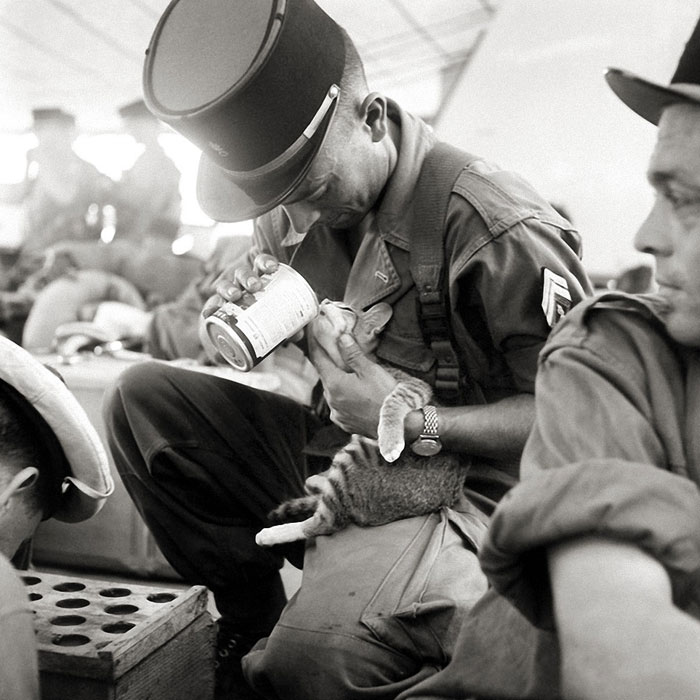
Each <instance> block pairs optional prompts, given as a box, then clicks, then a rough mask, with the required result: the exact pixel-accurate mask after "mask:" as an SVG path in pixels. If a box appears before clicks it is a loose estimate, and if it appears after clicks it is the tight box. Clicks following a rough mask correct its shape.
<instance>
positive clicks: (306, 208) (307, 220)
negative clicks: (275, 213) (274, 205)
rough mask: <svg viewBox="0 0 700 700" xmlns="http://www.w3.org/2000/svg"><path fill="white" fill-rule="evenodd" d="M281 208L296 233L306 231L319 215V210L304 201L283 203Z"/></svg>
mask: <svg viewBox="0 0 700 700" xmlns="http://www.w3.org/2000/svg"><path fill="white" fill-rule="evenodd" d="M282 208H283V209H284V211H285V212H286V213H287V216H288V217H289V221H290V222H291V224H292V228H293V229H294V230H295V231H296V232H297V233H306V232H307V231H308V230H309V229H310V228H311V227H312V226H313V225H314V223H316V221H318V219H319V218H320V216H321V212H319V211H318V210H317V209H315V208H314V207H312V206H310V205H308V204H306V203H305V202H296V203H294V204H283V205H282Z"/></svg>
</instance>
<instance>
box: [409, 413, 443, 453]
mask: <svg viewBox="0 0 700 700" xmlns="http://www.w3.org/2000/svg"><path fill="white" fill-rule="evenodd" d="M422 410H423V430H422V432H421V434H420V435H419V436H418V438H417V439H416V440H415V441H414V442H412V443H411V449H412V450H413V451H414V452H415V453H416V454H417V455H420V456H421V457H432V456H433V455H436V454H437V453H438V452H440V450H441V449H442V443H441V442H440V434H439V433H438V415H437V410H436V409H435V406H423V409H422Z"/></svg>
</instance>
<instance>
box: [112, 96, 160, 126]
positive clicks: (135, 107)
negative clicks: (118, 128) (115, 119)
mask: <svg viewBox="0 0 700 700" xmlns="http://www.w3.org/2000/svg"><path fill="white" fill-rule="evenodd" d="M118 111H119V116H120V117H122V118H123V119H129V118H133V119H148V120H150V121H156V117H155V115H154V114H153V113H152V112H151V111H150V110H149V109H148V107H146V103H145V102H144V101H143V100H142V99H140V98H139V99H138V100H134V101H133V102H129V103H128V104H125V105H122V106H121V107H120V108H119V110H118Z"/></svg>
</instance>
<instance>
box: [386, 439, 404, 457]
mask: <svg viewBox="0 0 700 700" xmlns="http://www.w3.org/2000/svg"><path fill="white" fill-rule="evenodd" d="M405 445H406V444H405V443H404V442H403V440H402V441H401V443H400V444H397V443H396V442H394V443H392V444H390V445H387V444H382V441H381V440H380V441H379V453H380V454H381V455H382V457H384V459H385V460H386V461H387V462H395V461H396V460H397V459H398V458H399V457H400V456H401V453H402V452H403V448H404V447H405Z"/></svg>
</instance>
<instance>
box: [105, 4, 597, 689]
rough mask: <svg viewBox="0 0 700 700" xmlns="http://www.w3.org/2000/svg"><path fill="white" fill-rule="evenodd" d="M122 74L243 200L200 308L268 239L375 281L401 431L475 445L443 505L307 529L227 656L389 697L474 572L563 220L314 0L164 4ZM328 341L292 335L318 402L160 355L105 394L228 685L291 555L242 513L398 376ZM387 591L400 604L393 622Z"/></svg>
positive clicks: (536, 343)
mask: <svg viewBox="0 0 700 700" xmlns="http://www.w3.org/2000/svg"><path fill="white" fill-rule="evenodd" d="M144 88H145V98H146V102H147V104H148V105H149V107H150V109H151V110H152V111H153V112H154V113H155V114H156V115H157V116H158V117H159V118H160V119H161V120H162V121H164V122H166V123H168V124H170V125H171V126H172V127H173V128H175V129H176V130H177V131H179V132H180V133H182V134H184V135H185V136H186V137H187V138H189V139H190V140H191V141H192V142H194V143H195V144H197V145H198V146H199V147H200V148H201V149H202V151H203V155H202V160H201V165H200V172H199V177H198V194H199V199H200V203H201V204H202V206H203V208H204V209H205V211H207V212H208V213H209V214H210V215H211V216H212V217H213V218H215V219H218V220H220V221H236V220H244V219H248V218H256V227H255V248H254V250H252V251H250V254H249V255H248V256H247V257H246V259H245V260H243V261H241V262H240V264H239V265H237V266H234V267H232V268H231V269H230V270H229V271H227V272H226V273H224V274H223V275H222V277H221V280H220V283H219V284H218V285H217V291H218V296H217V297H216V298H214V299H212V300H211V303H208V304H207V306H206V308H205V314H209V313H211V312H212V311H213V310H214V309H216V308H217V307H218V306H219V305H221V303H223V302H224V301H225V300H227V301H234V302H236V303H239V302H241V301H242V303H243V304H245V303H246V300H247V299H248V297H249V295H250V294H251V293H256V292H257V291H259V290H260V287H261V283H260V277H261V276H262V275H263V274H264V273H266V272H269V271H272V270H275V269H277V267H278V265H279V263H285V264H289V265H291V267H292V268H294V269H295V270H296V271H297V272H299V273H300V274H301V275H302V276H303V277H304V278H305V279H306V280H307V281H308V282H309V284H310V285H311V287H312V288H313V289H314V290H315V292H316V294H317V296H318V298H319V299H323V298H324V297H328V298H330V299H335V300H344V301H345V302H346V303H348V304H349V305H351V306H353V307H356V308H360V309H365V308H367V307H369V306H371V305H372V304H373V303H375V302H377V301H381V300H383V301H386V302H388V303H389V304H391V305H392V308H393V317H392V319H391V321H390V323H389V325H388V327H387V328H386V330H385V331H384V332H383V335H382V338H381V341H380V344H379V347H378V350H377V355H378V357H379V358H380V359H381V361H382V362H388V363H392V364H393V365H396V366H398V367H399V368H402V369H405V370H407V371H408V372H410V373H412V374H416V375H419V376H421V377H424V378H425V379H427V380H428V381H430V382H431V383H432V384H433V385H434V386H435V388H436V392H437V395H438V398H439V400H440V402H441V405H440V406H439V407H438V408H437V409H436V410H435V409H434V408H431V407H427V406H426V407H425V411H422V410H421V411H414V412H412V413H410V414H409V415H408V417H407V419H406V424H405V437H406V444H407V445H410V446H411V447H409V448H407V449H413V450H414V451H416V452H417V453H419V454H423V455H427V454H429V453H430V452H435V451H436V450H439V449H444V450H451V451H455V452H458V453H460V454H463V455H464V459H465V460H468V461H469V463H470V465H471V467H470V471H469V475H468V478H467V480H466V483H465V499H464V502H463V503H462V504H461V505H460V508H459V510H455V511H454V512H451V513H449V519H450V523H451V524H450V525H449V526H448V525H447V520H446V518H447V516H445V514H442V515H440V516H436V515H434V514H433V515H431V516H427V517H424V518H410V519H406V520H404V521H399V522H398V523H392V524H390V525H388V526H383V527H377V528H364V529H360V528H353V527H351V528H348V529H347V530H346V531H344V532H343V533H338V534H337V535H334V536H332V537H323V538H318V540H317V541H316V542H315V545H314V547H311V548H309V549H308V550H307V556H306V560H305V573H304V583H303V585H302V591H303V592H304V595H303V596H298V597H296V598H295V599H294V601H293V603H290V606H288V607H287V608H286V609H285V613H284V614H285V619H284V620H283V621H282V622H283V623H286V624H280V625H278V626H277V627H275V630H274V633H273V635H272V636H271V637H270V638H269V640H268V642H267V644H265V645H264V646H262V645H261V647H260V648H258V649H257V650H256V652H255V654H254V655H253V654H251V655H249V656H248V657H247V660H246V672H247V674H248V678H249V679H250V680H251V682H252V683H253V684H254V686H255V688H256V689H257V690H258V691H260V692H262V693H264V694H265V695H268V696H270V697H277V695H278V694H279V695H282V696H284V697H293V698H295V699H300V698H307V697H308V698H314V699H315V700H317V699H318V698H340V697H342V698H346V699H348V700H349V699H351V698H363V697H370V696H371V697H374V698H379V697H382V698H383V697H386V698H393V697H395V696H396V694H397V693H398V692H400V690H401V689H404V688H408V687H410V686H411V685H412V684H413V683H415V682H416V681H417V680H418V679H420V678H422V677H425V676H426V675H429V674H430V673H432V672H434V671H435V669H436V668H439V667H440V666H442V665H444V663H445V662H446V660H447V659H448V658H449V656H450V654H451V648H452V642H453V633H454V628H455V620H457V619H458V618H459V616H460V615H461V614H462V612H463V611H464V609H465V608H468V607H469V606H470V605H471V604H472V603H473V601H474V600H475V599H476V598H477V597H478V596H479V595H481V593H482V592H483V591H484V588H485V581H484V578H483V576H482V574H481V573H480V571H479V569H478V566H476V555H475V550H476V548H477V547H478V543H479V541H480V540H481V538H482V536H483V533H484V530H485V527H486V521H487V519H488V515H489V513H490V512H491V510H492V509H493V507H494V505H495V503H496V502H497V501H498V500H499V499H500V497H501V496H502V495H503V494H504V493H505V492H506V491H507V489H508V488H509V487H510V486H512V485H513V483H514V482H515V480H516V478H517V461H518V457H519V455H520V451H521V449H522V447H523V444H524V441H525V438H526V435H527V432H528V430H529V427H530V425H531V423H532V418H533V413H532V406H533V397H532V391H533V384H534V376H535V370H536V358H537V354H538V352H539V350H540V349H541V347H542V345H543V343H544V341H545V339H546V337H547V335H548V333H549V331H550V328H551V326H552V325H553V324H554V323H555V322H556V321H557V320H558V318H559V316H560V315H561V314H562V313H563V312H564V311H565V310H566V309H567V308H568V307H569V306H570V305H573V304H575V303H576V302H578V301H579V300H580V299H581V298H582V297H584V296H585V295H586V294H588V293H590V291H591V287H590V284H589V282H588V280H587V278H586V275H585V273H584V271H583V268H582V265H581V262H580V259H579V256H578V247H577V242H578V237H577V234H576V232H575V231H573V230H572V227H571V225H570V224H569V222H568V221H566V220H565V219H564V218H562V217H561V216H560V215H559V214H557V212H555V211H554V210H553V209H552V207H551V206H550V205H549V204H548V203H547V202H546V201H544V200H543V198H542V197H540V196H539V195H538V194H537V193H536V192H534V191H533V190H532V188H531V187H530V186H529V185H528V184H527V183H525V182H524V181H523V180H521V179H520V178H518V177H517V176H515V175H514V174H512V173H507V172H503V171H501V170H499V169H497V168H496V167H495V166H493V165H491V164H489V163H487V162H486V161H484V160H483V159H481V158H478V157H476V156H471V155H468V154H464V153H462V152H460V151H457V149H454V148H452V147H450V146H448V145H447V144H442V143H438V141H437V139H436V137H435V135H434V134H433V132H432V131H431V130H430V129H429V128H428V127H427V126H426V125H425V124H424V123H423V122H422V121H420V120H419V119H416V118H415V117H413V116H411V115H410V114H408V113H406V112H405V111H403V110H402V109H401V108H400V107H399V105H397V104H396V103H395V102H393V101H392V100H390V99H388V98H386V97H385V96H383V95H381V94H379V93H377V92H371V91H370V90H369V88H368V86H367V83H366V79H365V75H364V70H363V66H362V62H361V60H360V58H359V56H358V54H357V51H356V49H355V47H354V45H353V44H352V42H351V40H350V38H349V37H348V35H347V33H346V32H345V31H344V30H343V29H342V28H341V27H339V26H338V25H337V24H336V23H335V22H334V21H333V20H332V19H331V18H330V17H328V16H327V15H326V14H325V13H324V12H323V11H322V10H321V9H320V8H319V7H318V6H317V5H316V4H315V3H313V2H311V0H288V1H287V2H282V1H280V0H237V1H235V2H234V1H231V2H221V1H220V0H196V1H195V0H176V1H175V2H172V3H171V4H170V6H169V7H168V9H167V10H166V12H165V14H164V15H163V17H162V18H161V21H160V23H159V25H158V27H157V28H156V30H155V33H154V35H153V38H152V41H151V45H150V47H149V51H148V55H147V59H146V64H145V69H144ZM419 288H420V294H419V292H418V289H419ZM345 340H346V341H347V346H346V348H345V355H346V358H347V360H348V362H349V364H350V366H351V367H352V368H353V372H352V373H346V372H345V371H344V370H340V369H338V368H337V367H335V366H334V365H332V363H331V362H330V361H329V358H328V357H327V356H324V355H323V353H321V352H320V351H319V350H318V349H317V348H315V347H313V345H312V344H311V347H310V356H311V359H312V361H313V362H314V364H315V365H316V367H317V369H318V370H319V373H320V376H321V381H322V383H323V392H324V396H325V400H326V402H327V408H326V409H325V410H321V409H320V408H319V409H317V408H314V409H313V410H312V409H309V408H308V407H305V406H301V405H298V404H296V403H294V402H291V401H289V400H287V399H284V398H282V397H280V396H277V395H273V394H269V393H265V392H260V391H256V390H254V389H251V388H249V387H246V386H243V385H240V384H236V383H232V382H229V381H226V380H222V379H220V378H217V377H215V376H210V375H205V374H201V373H193V372H187V371H182V370H179V369H177V368H172V367H168V366H166V365H163V364H156V363H139V365H138V366H137V367H134V368H132V369H131V370H129V371H128V372H126V373H125V374H123V375H122V377H121V378H120V379H119V381H118V383H117V384H116V386H115V387H114V388H113V390H112V391H111V392H110V394H109V396H108V398H107V401H106V404H105V416H106V421H107V425H108V430H109V435H110V443H111V447H112V450H113V453H114V458H115V462H116V464H117V465H118V469H119V471H120V473H121V475H122V478H123V481H124V483H125V485H126V487H127V489H128V490H129V492H130V493H131V495H132V497H133V499H134V500H135V502H136V503H137V506H138V508H139V510H140V512H141V513H142V514H143V516H144V518H145V520H146V522H147V524H148V526H149V527H150V529H151V530H152V532H153V534H154V536H155V538H156V540H157V541H158V543H159V545H160V547H161V549H162V550H163V552H164V554H165V555H166V557H167V558H168V559H169V561H170V562H171V563H172V564H173V566H174V567H175V569H177V570H178V571H179V572H180V573H181V574H182V575H183V576H184V577H185V579H187V580H188V581H191V582H198V583H204V584H206V585H207V586H209V588H211V589H212V591H213V592H214V596H215V599H216V604H217V606H218V609H219V611H220V612H221V614H222V616H221V619H220V620H219V641H218V650H219V656H218V659H219V668H218V674H217V684H218V693H219V695H220V697H226V692H227V688H231V687H234V686H235V687H236V689H237V690H238V692H239V693H244V692H245V685H244V683H243V678H242V671H241V665H240V659H241V657H242V656H243V655H244V654H245V653H246V652H247V651H248V649H249V648H250V646H251V645H252V644H254V643H255V641H256V640H257V639H258V638H259V637H264V636H265V635H268V634H269V633H270V631H271V629H272V628H273V626H274V625H275V622H276V621H277V619H278V617H279V615H280V612H281V611H282V609H283V607H284V605H285V602H286V599H285V595H284V591H283V587H282V582H281V579H280V576H279V571H278V569H279V568H280V566H281V564H282V561H283V558H282V557H283V556H286V557H287V558H289V559H290V560H291V561H292V562H293V563H296V564H297V565H299V564H300V563H301V562H302V558H303V556H304V551H303V549H302V548H301V546H287V547H286V548H285V549H283V550H281V551H276V550H274V551H270V550H263V549H261V548H259V547H257V546H256V545H255V542H254V535H255V533H256V532H257V531H258V530H259V529H260V528H261V527H262V526H264V525H265V524H266V516H267V513H268V512H269V511H270V510H271V509H272V508H274V507H276V506H277V505H278V504H279V503H280V502H281V501H283V500H285V499H287V498H289V497H291V496H296V495H301V493H302V490H303V484H304V480H305V478H306V477H307V476H309V475H310V474H312V473H314V472H317V471H319V470H320V469H322V468H325V467H326V466H327V465H328V460H329V457H330V455H332V454H333V453H334V451H335V449H337V447H339V446H340V445H341V444H344V443H345V442H346V441H347V439H348V436H347V433H349V432H352V433H360V434H364V435H367V436H376V432H377V422H378V413H379V408H380V406H381V403H382V401H383V399H384V397H385V396H386V395H387V394H388V393H389V392H390V390H391V389H392V388H393V386H394V384H395V379H393V378H392V377H391V376H390V374H389V373H388V372H387V371H386V370H385V369H384V368H382V367H381V366H380V365H379V364H375V363H373V362H371V361H370V360H369V359H368V358H366V357H364V356H363V355H362V354H361V353H359V352H358V348H357V346H356V345H354V344H353V342H352V341H351V340H350V339H349V337H348V338H345ZM328 408H329V409H330V411H328ZM426 415H427V416H428V417H429V418H430V420H429V421H428V422H425V416H426ZM329 417H330V419H329ZM428 464H429V461H428V460H426V465H428ZM441 518H442V519H441ZM439 528H444V529H443V530H440V532H442V533H444V537H441V536H438V534H439V533H438V530H439ZM433 535H434V536H433ZM429 542H432V543H433V545H434V546H433V545H430V546H429ZM417 547H424V548H425V550H420V551H418V550H417V549H416V548H417ZM423 551H425V552H426V556H423V555H422V554H421V552H423ZM427 553H430V557H434V558H429V557H427ZM453 555H454V556H453ZM399 562H402V564H401V565H399ZM408 562H413V564H411V566H409V567H408V569H406V568H405V567H406V566H408ZM422 567H423V568H422ZM443 567H446V568H443ZM416 572H418V573H425V574H426V578H425V579H424V580H423V581H419V579H420V575H418V574H417V573H416ZM435 572H441V573H440V575H439V576H436V578H435V579H432V578H431V575H435ZM446 572H449V573H446ZM321 574H322V575H321ZM443 574H445V575H443ZM438 579H439V580H438ZM409 580H410V582H409ZM341 589H342V590H347V591H348V592H347V595H342V594H336V595H335V596H334V595H333V593H334V591H340V590H341ZM379 590H381V591H382V595H381V596H379V595H377V593H378V591H379ZM370 601H373V604H378V603H381V606H382V610H381V611H377V609H376V607H375V608H373V611H374V612H375V613H376V614H377V616H378V618H377V619H379V618H381V619H382V621H383V620H387V624H383V622H382V625H381V626H382V629H383V630H384V631H383V632H382V633H379V632H378V631H377V630H378V626H379V623H378V622H377V619H375V621H374V622H375V624H373V625H370V624H368V623H367V622H366V620H365V619H364V618H363V615H365V614H366V613H367V611H368V610H369V609H370V607H371V606H370V605H369V602H370ZM404 606H407V607H406V608H404ZM386 609H388V610H390V611H391V613H390V614H388V615H385V613H384V610H386ZM399 609H410V610H412V611H413V613H412V619H413V623H412V624H411V625H409V626H407V625H406V624H404V622H403V621H401V620H399V619H398V617H395V616H394V612H395V611H397V610H399ZM438 609H439V610H440V611H441V612H440V613H439V614H438V613H437V612H436V610H438ZM247 692H248V693H249V694H251V695H252V691H250V690H248V691H247Z"/></svg>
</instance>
